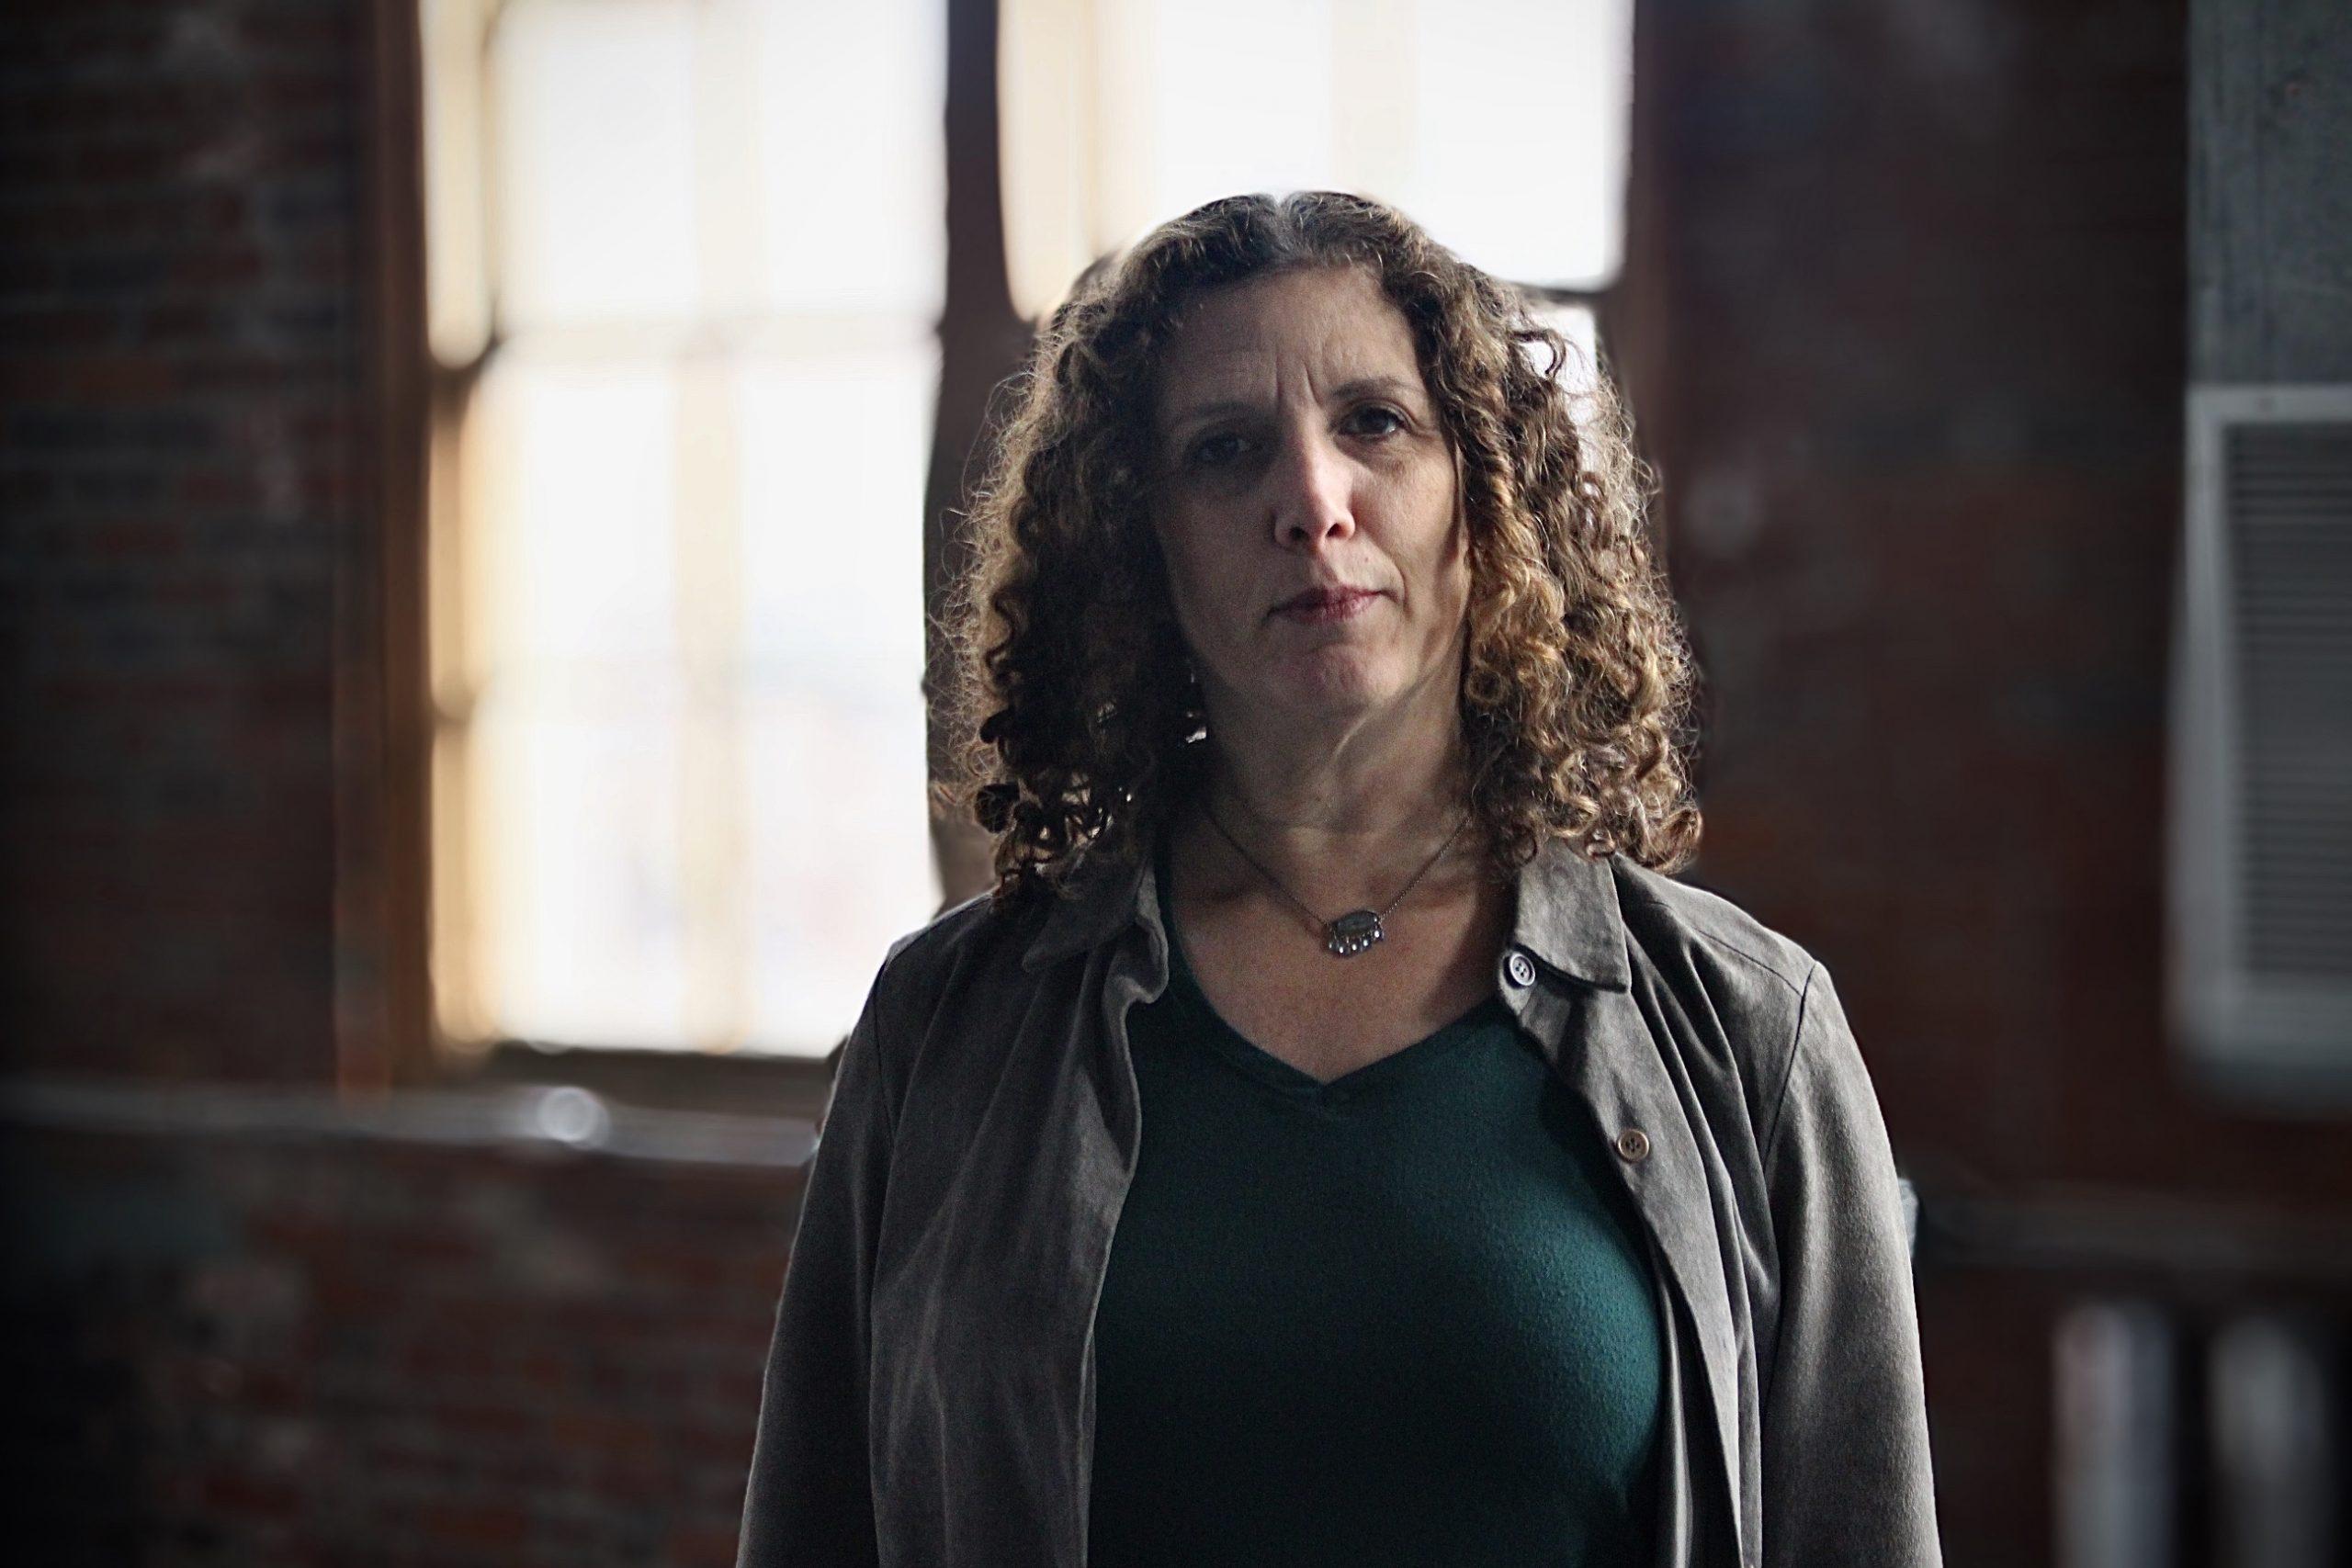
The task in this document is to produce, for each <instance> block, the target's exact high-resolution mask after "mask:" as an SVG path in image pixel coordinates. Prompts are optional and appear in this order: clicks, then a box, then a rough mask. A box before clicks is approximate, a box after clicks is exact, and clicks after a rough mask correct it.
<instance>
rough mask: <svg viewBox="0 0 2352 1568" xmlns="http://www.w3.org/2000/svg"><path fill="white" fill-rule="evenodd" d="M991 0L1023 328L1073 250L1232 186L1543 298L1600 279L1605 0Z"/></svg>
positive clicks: (1613, 107) (1625, 117)
mask: <svg viewBox="0 0 2352 1568" xmlns="http://www.w3.org/2000/svg"><path fill="white" fill-rule="evenodd" d="M1001 6H1002V17H1003V30H1002V39H1001V52H1000V60H999V79H1000V82H1001V93H1000V97H1001V103H1002V106H1003V107H1002V110H1001V118H1002V143H1003V149H1004V179H1005V210H1006V224H1005V229H1006V234H1007V240H1008V247H1007V248H1008V252H1009V255H1008V258H1007V259H1008V269H1009V271H1010V274H1011V277H1012V293H1013V302H1014V304H1015V305H1016V307H1018V308H1019V309H1020V310H1021V311H1022V312H1023V314H1024V315H1027V316H1030V317H1032V318H1035V317H1036V316H1038V315H1040V314H1042V313H1043V311H1044V310H1046V308H1048V307H1049V306H1050V305H1051V303H1052V302H1053V300H1054V299H1057V297H1058V296H1059V295H1060V294H1061V292H1062V290H1063V289H1064V288H1066V287H1067V286H1068V284H1069V280H1070V279H1071V278H1072V277H1074V276H1077V274H1078V273H1079V271H1080V269H1081V268H1083V267H1084V266H1085V265H1087V264H1088V263H1089V262H1091V261H1092V260H1093V259H1094V258H1095V257H1096V256H1098V255H1100V254H1103V253H1105V252H1108V251H1112V250H1115V249H1117V248H1119V247H1120V246H1122V245H1125V243H1128V242H1129V241H1131V240H1133V239H1135V238H1136V236H1138V235H1139V234H1141V233H1142V232H1143V231H1145V230H1147V229H1148V228H1149V227H1151V225H1153V224H1155V223H1158V222H1160V221H1162V220H1166V219H1168V218H1170V217H1173V216H1175V215H1176V214H1178V213H1180V212H1183V211H1185V210H1187V209H1190V208H1193V207H1195V206H1197V205H1199V204H1200V203H1201V202H1203V201H1205V200H1209V199H1211V198H1213V197H1219V196H1225V195H1228V194H1231V193H1233V192H1235V191H1243V190H1271V191H1282V190H1297V189H1340V190H1354V191H1360V192H1362V193H1363V194H1365V195H1367V196H1372V197H1378V198H1380V199H1381V200H1384V201H1386V202H1389V203H1391V204H1393V205H1395V206H1397V207H1398V208H1400V209H1403V210H1404V211H1405V212H1407V213H1408V214H1410V215H1411V216H1412V217H1413V218H1414V219H1415V220H1418V221H1419V222H1420V223H1421V224H1422V225H1423V226H1424V227H1425V228H1427V229H1428V230H1429V231H1430V232H1431V233H1433V234H1435V235H1436V236H1437V237H1438V238H1439V239H1440V240H1442V241H1443V242H1444V243H1447V244H1449V245H1451V246H1453V248H1454V249H1455V250H1457V251H1458V252H1459V253H1460V254H1462V255H1463V256H1464V259H1466V260H1468V261H1470V262H1472V263H1475V264H1476V265H1479V266H1481V267H1484V268H1485V269H1486V270H1487V271H1488V272H1491V273H1493V274H1494V275H1495V276H1498V277H1504V278H1510V279H1511V280H1513V281H1515V282H1518V283H1520V284H1521V285H1524V286H1527V287H1528V288H1531V289H1532V290H1534V291H1537V292H1539V293H1541V294H1544V295H1546V296H1561V297H1566V298H1569V299H1573V298H1574V297H1577V296H1583V295H1589V294H1592V293H1595V292H1597V291H1599V290H1600V289H1601V288H1605V287H1606V286H1607V285H1608V284H1609V283H1610V282H1611V280H1612V279H1613V278H1614V277H1615V276H1616V275H1617V271H1618V267H1619V265H1620V263H1621V260H1622V256H1623V246H1624V188H1625V167H1626V143H1627V140H1628V122H1629V108H1630V105H1631V96H1632V92H1631V88H1632V49H1633V31H1632V26H1633V24H1632V7H1631V6H1630V4H1629V3H1628V0H1282V3H1280V4H1268V3H1267V0H1001ZM1585 330H1588V331H1589V329H1585Z"/></svg>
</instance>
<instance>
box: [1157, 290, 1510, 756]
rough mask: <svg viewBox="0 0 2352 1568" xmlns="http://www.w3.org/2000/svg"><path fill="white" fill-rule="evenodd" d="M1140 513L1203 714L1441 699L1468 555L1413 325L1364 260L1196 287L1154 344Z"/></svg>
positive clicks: (1455, 654)
mask: <svg viewBox="0 0 2352 1568" xmlns="http://www.w3.org/2000/svg"><path fill="white" fill-rule="evenodd" d="M1155 426H1156V433H1157V436H1158V442H1159V445H1158V449H1157V453H1156V457H1157V460H1158V472H1159V475H1160V486H1159V491H1158V497H1159V499H1158V502H1157V504H1156V506H1155V507H1154V513H1153V524H1154V526H1155V528H1156V529H1157V531H1158V534H1159V543H1160V547H1161V551H1162V553H1163V555H1164V556H1165V558H1166V559H1167V562H1168V579H1169V588H1170V592H1171V594H1172V596H1173V598H1174V601H1175V610H1176V618H1177V622H1178V625H1179V626H1180V627H1181V628H1182V632H1183V635H1184V640H1185V641H1186V643H1187V644H1189V645H1190V647H1191V649H1192V652H1193V663H1194V667H1195V669H1196V670H1197V671H1199V674H1200V678H1201V682H1202V684H1203V686H1204V688H1205V694H1206V696H1207V698H1208V702H1209V705H1210V708H1211V710H1212V713H1214V712H1215V711H1216V709H1218V708H1220V707H1225V708H1227V711H1231V706H1230V705H1237V704H1238V705H1241V706H1243V707H1245V708H1250V709H1257V710H1271V711H1269V712H1267V716H1292V717H1295V718H1298V719H1302V720H1306V719H1312V718H1317V717H1325V718H1329V717H1347V716H1357V715H1362V714H1364V713H1367V712H1369V711H1371V710H1375V709H1379V708H1382V707H1385V706H1388V705H1395V704H1398V703H1401V702H1406V701H1408V700H1410V699H1412V698H1415V697H1417V696H1418V697H1420V698H1423V699H1432V698H1435V699H1442V706H1441V705H1440V704H1439V703H1437V702H1432V703H1431V707H1432V711H1442V712H1444V713H1448V714H1450V713H1452V712H1453V701H1454V692H1455V689H1456V684H1457V682H1458V680H1459V671H1460V661H1461V651H1462V644H1463V626H1464V616H1465V613H1466V609H1467V606H1468V604H1469V595H1470V567H1469V553H1468V548H1467V541H1466V536H1465V534H1464V528H1463V526H1462V522H1461V508H1460V506H1459V504H1458V487H1457V483H1456V478H1455V467H1454V458H1453V450H1452V448H1451V446H1449V445H1448V443H1447V441H1446V439H1445V436H1444V434H1443V433H1442V431H1441V430H1440V428H1439V425H1438V421H1437V410H1436V407H1435V405H1434V403H1433V402H1432V400H1431V399H1430V393H1429V389H1428V388H1427V387H1426V386H1425V385H1424V384H1423V383H1422V380H1421V373H1420V367H1419V361H1418V359H1417V358H1416V356H1415V355H1414V352H1413V339H1412V332H1411V329H1410V328H1409V327H1408V326H1407V325H1406V322H1405V318H1404V316H1403V315H1402V314H1400V313H1399V312H1398V311H1397V308H1396V307H1395V306H1394V305H1392V304H1390V303H1389V301H1388V299H1387V298H1386V296H1385V295H1384V294H1383V293H1382V292H1381V290H1380V287H1379V285H1378V283H1377V282H1376V281H1374V278H1373V277H1372V276H1371V275H1370V274H1369V273H1368V272H1365V271H1363V270H1361V269H1356V268H1349V269H1346V270H1329V269H1317V270H1310V271H1300V272H1289V273H1279V274H1276V275H1274V276H1269V277H1263V278H1253V279H1251V280H1250V281H1248V282H1246V283H1240V284H1236V285H1232V286H1230V287H1228V288H1223V289H1219V290H1217V291H1216V292H1214V293H1211V294H1209V295H1206V296H1204V298H1203V299H1200V300H1199V301H1197V302H1196V303H1195V305H1194V306H1193V310H1192V312H1191V315H1190V317H1189V319H1188V320H1187V321H1186V322H1185V324H1184V326H1183V327H1182V330H1181V331H1180V332H1179V333H1178V334H1177V335H1176V337H1175V339H1174V340H1173V341H1172V342H1171V343H1170V344H1169V346H1168V349H1167V351H1166V353H1165V354H1164V355H1163V357H1162V360H1161V364H1160V367H1159V388H1158V398H1157V403H1156V417H1155Z"/></svg>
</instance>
